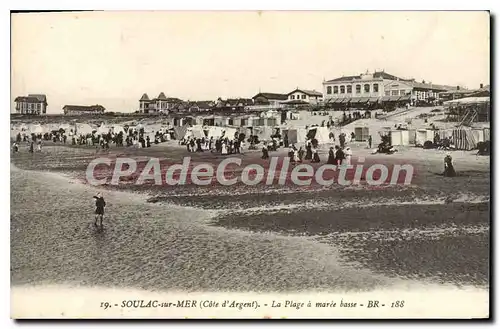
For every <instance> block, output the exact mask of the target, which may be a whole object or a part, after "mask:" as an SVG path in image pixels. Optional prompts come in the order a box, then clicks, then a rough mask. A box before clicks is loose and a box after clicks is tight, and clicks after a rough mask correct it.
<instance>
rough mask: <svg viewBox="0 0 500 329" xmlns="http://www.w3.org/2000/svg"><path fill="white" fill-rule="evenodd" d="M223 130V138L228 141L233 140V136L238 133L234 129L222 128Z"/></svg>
mask: <svg viewBox="0 0 500 329" xmlns="http://www.w3.org/2000/svg"><path fill="white" fill-rule="evenodd" d="M223 129H224V136H225V137H227V138H229V139H233V138H234V135H235V134H236V133H237V132H238V130H237V129H236V128H228V127H224V128H223Z"/></svg>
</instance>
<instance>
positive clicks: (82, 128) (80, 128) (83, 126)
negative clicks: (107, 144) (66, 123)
mask: <svg viewBox="0 0 500 329" xmlns="http://www.w3.org/2000/svg"><path fill="white" fill-rule="evenodd" d="M93 130H94V129H93V128H92V126H90V125H89V124H88V123H80V124H77V125H76V132H77V134H79V135H87V134H91V133H92V131H93Z"/></svg>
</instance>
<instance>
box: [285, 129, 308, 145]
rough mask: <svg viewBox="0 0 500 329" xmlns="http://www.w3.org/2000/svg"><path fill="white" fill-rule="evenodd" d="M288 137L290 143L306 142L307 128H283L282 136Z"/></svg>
mask: <svg viewBox="0 0 500 329" xmlns="http://www.w3.org/2000/svg"><path fill="white" fill-rule="evenodd" d="M285 134H286V135H287V137H288V143H289V144H297V143H305V142H306V139H307V130H306V129H305V128H286V129H283V133H282V137H283V138H284V137H285Z"/></svg>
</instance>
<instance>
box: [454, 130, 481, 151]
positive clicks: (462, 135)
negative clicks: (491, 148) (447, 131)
mask: <svg viewBox="0 0 500 329" xmlns="http://www.w3.org/2000/svg"><path fill="white" fill-rule="evenodd" d="M451 139H452V141H453V144H454V145H455V149H457V150H466V151H470V150H473V149H475V148H476V147H477V140H476V139H475V137H474V133H473V132H472V129H470V128H456V129H453V131H452V134H451Z"/></svg>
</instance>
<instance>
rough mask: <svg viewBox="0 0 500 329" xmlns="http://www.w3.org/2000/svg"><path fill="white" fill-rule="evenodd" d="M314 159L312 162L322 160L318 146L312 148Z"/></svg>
mask: <svg viewBox="0 0 500 329" xmlns="http://www.w3.org/2000/svg"><path fill="white" fill-rule="evenodd" d="M312 154H313V156H312V161H311V162H320V159H319V154H318V149H317V148H313V149H312Z"/></svg>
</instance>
